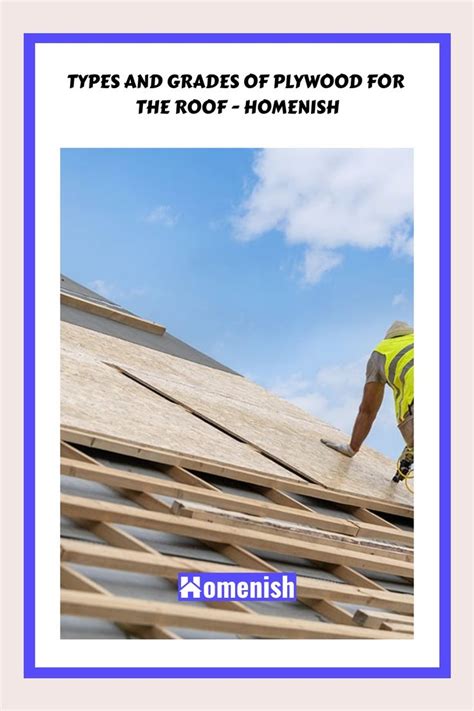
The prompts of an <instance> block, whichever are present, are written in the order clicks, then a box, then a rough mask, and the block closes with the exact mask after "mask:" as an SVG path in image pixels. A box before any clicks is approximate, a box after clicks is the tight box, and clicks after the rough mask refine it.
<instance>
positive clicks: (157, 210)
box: [145, 205, 178, 227]
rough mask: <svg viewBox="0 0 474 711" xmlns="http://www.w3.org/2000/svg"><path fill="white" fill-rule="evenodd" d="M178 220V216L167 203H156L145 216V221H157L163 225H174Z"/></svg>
mask: <svg viewBox="0 0 474 711" xmlns="http://www.w3.org/2000/svg"><path fill="white" fill-rule="evenodd" d="M177 221H178V216H177V215H176V214H175V213H174V212H173V210H172V208H171V207H170V206H169V205H158V206H157V207H154V208H153V210H151V211H150V212H149V213H148V215H146V217H145V222H150V223H159V224H162V225H164V226H165V227H174V225H175V224H176V223H177Z"/></svg>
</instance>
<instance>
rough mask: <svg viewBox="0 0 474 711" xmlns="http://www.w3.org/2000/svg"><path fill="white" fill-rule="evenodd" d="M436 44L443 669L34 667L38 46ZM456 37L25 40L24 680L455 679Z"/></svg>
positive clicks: (122, 36) (34, 36)
mask: <svg viewBox="0 0 474 711" xmlns="http://www.w3.org/2000/svg"><path fill="white" fill-rule="evenodd" d="M45 42H46V43H63V42H67V43H71V42H83V43H91V42H94V43H96V42H101V43H109V42H110V43H119V42H120V43H133V42H142V43H143V42H168V43H179V42H195V43H201V42H207V43H230V42H249V43H253V42H261V43H264V42H271V43H275V42H279V43H289V42H298V43H312V42H319V43H321V42H345V43H360V42H364V43H395V42H400V43H431V44H438V45H439V59H440V65H439V67H440V106H439V121H440V181H439V189H440V215H439V217H440V248H439V249H440V350H439V355H440V474H441V475H440V511H439V515H440V541H439V543H440V587H439V593H440V664H439V666H438V667H417V668H409V667H408V668H406V667H386V668H385V667H384V668H357V667H350V668H335V667H331V668H325V667H314V668H292V667H272V668H266V667H263V668H260V667H259V668H253V667H230V668H229V667H226V668H206V667H192V668H186V667H172V668H134V667H116V668H111V667H101V668H97V667H92V668H89V667H78V668H62V667H37V666H36V665H35V599H34V589H35V588H34V584H35V557H34V545H35V389H34V388H35V312H34V309H35V46H36V44H38V43H40V44H41V43H45ZM450 97H451V36H450V34H442V33H441V34H408V33H400V34H385V33H383V34H307V33H304V34H75V33H73V34H25V36H24V462H25V467H24V491H25V495H24V676H25V678H143V679H144V678H229V679H230V678H331V679H334V678H450V676H451V580H450V577H451V484H450V476H451V474H450V460H451V443H450V429H451V412H450V372H451V347H450V337H451V317H450V313H451V296H450V294H451V285H450V251H451V248H450V225H451V205H450V192H451V173H450V170H451V168H450V162H451V145H450V144H451V108H450Z"/></svg>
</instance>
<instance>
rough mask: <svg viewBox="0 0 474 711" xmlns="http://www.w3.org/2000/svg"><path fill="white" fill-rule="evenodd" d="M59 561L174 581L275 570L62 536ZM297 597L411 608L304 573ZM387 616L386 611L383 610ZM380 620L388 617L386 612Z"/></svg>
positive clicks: (394, 597) (395, 598) (402, 600)
mask: <svg viewBox="0 0 474 711" xmlns="http://www.w3.org/2000/svg"><path fill="white" fill-rule="evenodd" d="M61 561H62V562H70V563H78V564H82V565H91V566H95V567H99V568H110V569H112V570H126V571H130V572H133V573H143V574H148V575H158V576H161V577H165V578H166V579H167V580H177V577H178V573H187V572H190V573H192V572H216V573H221V572H222V573H223V572H240V573H249V572H253V571H255V570H261V571H262V572H269V573H270V572H279V571H278V568H276V567H275V566H272V565H270V564H269V563H266V562H265V561H260V560H258V561H257V565H255V562H254V561H252V560H250V559H248V558H245V557H243V558H242V559H241V562H242V564H243V565H241V566H239V565H235V566H234V565H227V564H223V563H210V562H208V561H195V560H190V559H189V558H180V557H176V556H165V555H162V554H160V553H142V552H139V551H131V550H129V551H124V550H120V549H116V548H112V547H111V546H105V545H103V544H100V543H89V542H85V541H72V540H68V539H62V541H61ZM258 563H261V565H258ZM297 592H298V598H300V596H303V597H304V598H305V599H308V600H313V601H316V600H327V601H339V602H348V603H353V604H358V605H363V606H367V607H376V608H377V609H380V608H386V609H387V610H390V611H391V612H393V611H400V612H405V613H407V612H408V613H409V612H412V611H413V596H412V595H405V594H400V593H390V592H385V591H383V592H382V591H379V590H372V589H368V588H360V587H356V586H352V585H344V584H342V583H334V582H330V581H327V580H317V579H315V578H309V577H304V576H300V575H298V576H297ZM387 615H388V613H387ZM384 619H390V616H389V615H388V616H387V617H386V618H384Z"/></svg>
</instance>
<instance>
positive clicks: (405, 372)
mask: <svg viewBox="0 0 474 711" xmlns="http://www.w3.org/2000/svg"><path fill="white" fill-rule="evenodd" d="M413 375H414V334H413V329H412V328H411V326H409V325H408V324H407V323H404V322H402V321H395V322H394V323H392V325H391V326H390V328H389V329H388V331H387V333H386V334H385V338H384V339H383V340H382V341H380V343H379V344H378V345H377V346H376V347H375V349H374V351H373V352H372V355H371V356H370V358H369V361H368V363H367V370H366V380H365V387H364V394H363V397H362V402H361V404H360V407H359V412H358V415H357V417H356V420H355V423H354V427H353V430H352V437H351V441H350V443H349V444H337V443H335V442H330V441H328V440H324V439H322V440H321V442H322V443H323V444H325V445H326V446H327V447H330V448H331V449H335V450H336V452H340V454H343V455H344V456H346V457H353V456H354V455H355V454H357V452H358V451H359V449H360V447H361V445H362V443H363V442H364V440H365V438H366V437H367V435H368V434H369V432H370V430H371V427H372V425H373V423H374V420H375V418H376V417H377V413H378V411H379V409H380V405H381V404H382V400H383V396H384V390H385V385H389V386H390V387H391V388H392V391H393V397H394V400H395V415H396V418H397V422H398V428H399V430H400V432H401V434H402V436H403V439H404V440H405V442H406V447H405V449H404V450H403V453H402V455H401V457H400V460H399V462H400V463H399V469H400V467H401V463H402V461H403V463H405V460H406V458H408V459H409V460H410V459H411V462H412V461H413V448H414V440H413V424H414V395H413ZM394 481H399V479H396V478H394Z"/></svg>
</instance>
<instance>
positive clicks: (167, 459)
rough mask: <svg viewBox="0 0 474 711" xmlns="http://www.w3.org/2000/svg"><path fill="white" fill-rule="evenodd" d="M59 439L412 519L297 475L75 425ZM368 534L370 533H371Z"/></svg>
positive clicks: (383, 529)
mask: <svg viewBox="0 0 474 711" xmlns="http://www.w3.org/2000/svg"><path fill="white" fill-rule="evenodd" d="M61 438H62V439H64V440H65V441H67V442H72V443H74V444H76V445H77V444H80V445H84V446H86V447H91V448H93V449H103V450H106V451H108V452H114V453H116V454H121V455H124V456H129V457H134V458H137V459H143V460H144V461H147V462H158V463H159V464H162V465H163V464H164V465H170V466H175V467H177V468H178V471H179V469H180V468H182V467H187V468H190V469H192V470H194V471H195V472H198V473H207V474H215V475H217V476H219V477H223V478H225V479H230V480H233V481H242V482H246V483H249V484H252V485H255V486H257V487H262V488H264V489H267V488H268V487H274V486H275V483H276V484H277V485H278V490H279V491H284V492H291V493H294V494H301V495H303V496H307V497H309V498H313V499H316V500H317V501H329V502H331V503H337V504H341V505H342V506H344V507H353V506H368V505H370V508H371V509H373V510H376V511H383V512H385V513H390V514H395V515H397V516H402V517H404V518H408V519H412V518H413V508H412V507H409V506H406V505H405V504H400V503H396V502H393V501H382V500H381V499H375V498H372V497H362V496H357V495H355V494H347V493H342V492H339V491H335V490H334V489H326V488H325V487H323V486H319V485H317V484H312V483H311V482H309V481H305V480H303V479H301V478H299V477H294V478H292V479H284V478H281V479H278V481H275V479H274V478H273V477H272V476H271V475H269V474H265V473H262V472H256V471H255V470H253V469H246V468H243V467H236V466H231V465H226V464H222V463H219V462H216V461H215V460H212V459H208V458H206V459H204V458H196V457H191V456H189V455H180V454H178V453H176V452H172V451H171V450H165V449H159V448H157V447H151V446H147V445H144V444H140V443H139V442H131V441H129V440H125V439H119V438H117V437H110V436H106V435H103V434H100V433H98V432H94V431H91V430H87V429H79V428H76V427H65V426H62V427H61ZM183 472H184V470H181V472H180V473H179V475H178V476H175V475H174V473H173V474H171V476H173V477H174V478H175V479H176V480H177V481H183V482H184V483H189V484H191V483H196V476H195V474H191V478H189V474H190V473H189V472H188V473H187V474H186V476H183V475H182V473H183ZM191 479H192V480H193V481H192V480H191ZM202 486H203V487H205V488H214V489H215V487H213V486H212V485H209V484H207V483H205V482H202ZM362 525H364V524H363V522H361V523H359V522H357V526H358V527H359V528H360V527H361V526H362ZM366 526H370V530H371V531H374V534H373V537H374V538H376V537H377V532H378V531H379V532H380V534H383V535H379V536H378V537H379V538H380V537H381V538H383V539H385V540H394V541H399V542H405V543H408V544H409V545H410V542H411V543H412V542H413V533H412V532H411V531H404V530H401V529H396V528H392V527H389V526H373V525H371V524H366ZM370 535H372V533H371V534H370Z"/></svg>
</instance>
